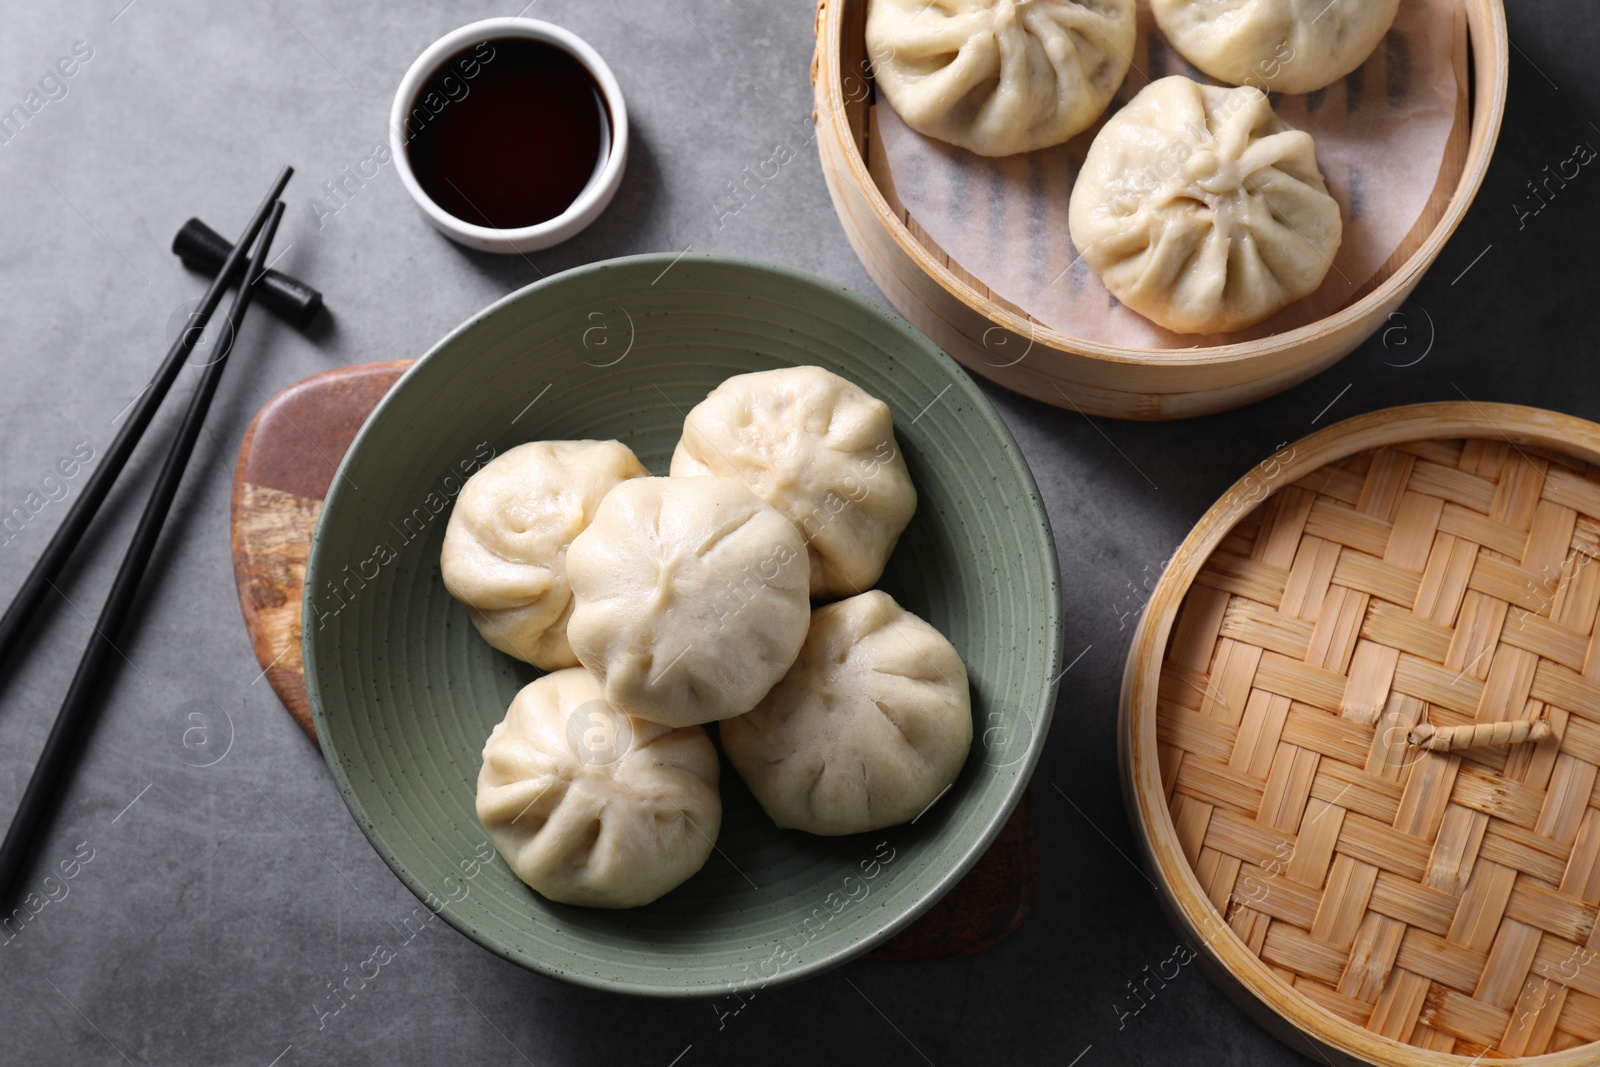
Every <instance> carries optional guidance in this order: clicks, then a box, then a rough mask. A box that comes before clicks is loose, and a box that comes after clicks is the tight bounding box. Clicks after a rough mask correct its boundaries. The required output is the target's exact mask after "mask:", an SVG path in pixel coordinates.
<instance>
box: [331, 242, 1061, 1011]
mask: <svg viewBox="0 0 1600 1067" xmlns="http://www.w3.org/2000/svg"><path fill="white" fill-rule="evenodd" d="M680 261H689V262H700V263H705V264H712V265H715V266H717V267H725V268H733V269H735V270H742V271H758V272H762V273H766V274H769V275H776V276H778V277H779V278H782V279H785V280H788V281H790V282H793V283H798V284H800V285H803V286H806V287H809V288H813V289H819V290H823V291H826V292H827V293H829V294H830V295H832V296H835V297H839V298H842V299H843V300H845V301H846V302H847V303H851V304H854V305H856V306H857V307H858V308H860V309H861V310H862V311H864V312H865V313H867V314H869V315H872V316H874V317H876V318H879V319H881V320H883V321H884V322H885V323H886V324H887V325H889V326H890V327H892V328H893V329H895V330H896V331H898V332H899V333H901V334H903V335H904V336H905V337H906V339H907V340H908V341H909V342H911V343H912V345H913V346H914V347H916V348H917V349H919V350H921V351H923V352H925V354H927V355H928V356H929V357H930V358H931V359H933V361H934V362H935V363H936V364H937V365H939V366H941V367H943V368H944V369H945V371H947V372H948V375H949V377H950V380H951V381H950V384H951V387H952V388H954V389H956V390H957V391H958V392H961V393H963V394H964V398H965V399H966V400H967V401H968V403H969V404H970V406H971V408H972V410H973V412H974V413H975V414H977V415H978V416H979V417H980V418H982V419H983V420H984V422H985V423H986V424H987V425H988V427H989V429H990V430H991V432H993V433H994V434H995V435H996V437H997V438H998V440H999V443H1000V446H1001V451H1002V452H1004V454H1005V457H1006V461H1007V464H1008V466H1009V467H1010V468H1011V470H1012V473H1013V474H1014V475H1015V476H1016V477H1017V478H1018V479H1019V484H1020V486H1021V488H1022V489H1023V490H1024V492H1025V494H1026V496H1027V498H1028V501H1029V503H1030V505H1031V507H1030V509H1029V515H1030V517H1031V519H1032V520H1033V521H1032V522H1030V523H1029V524H1028V529H1029V530H1031V531H1033V533H1034V534H1036V535H1037V537H1038V544H1037V548H1038V550H1039V553H1040V555H1041V556H1042V558H1043V561H1044V564H1045V568H1046V573H1047V575H1048V585H1049V590H1048V592H1049V595H1048V596H1047V597H1046V598H1045V601H1046V611H1047V615H1048V620H1047V621H1048V626H1049V630H1050V645H1049V658H1048V661H1047V664H1046V667H1047V669H1048V671H1049V676H1050V680H1049V681H1047V682H1046V683H1045V685H1044V687H1043V690H1042V691H1041V693H1040V695H1039V701H1038V704H1037V707H1036V708H1034V709H1031V710H1032V712H1033V714H1032V716H1031V717H1030V718H1029V720H1028V721H1029V723H1030V726H1031V733H1030V737H1029V742H1028V747H1027V749H1026V750H1025V751H1024V753H1023V757H1022V759H1020V760H1018V761H1017V762H1016V763H1014V764H1008V765H1007V769H1010V768H1015V771H1014V773H1013V774H1012V777H1011V781H1010V785H1009V787H1008V789H1007V792H1006V794H1005V797H1004V799H1003V801H1002V802H1001V804H1000V805H998V806H997V808H996V809H995V812H994V813H993V814H992V815H991V816H990V818H989V820H988V821H987V822H986V823H985V824H984V825H983V827H982V830H981V831H980V832H979V833H978V834H977V835H976V836H975V837H974V838H973V839H972V840H971V841H970V842H969V843H968V844H967V845H966V847H965V848H964V849H963V850H962V851H961V853H960V855H959V856H958V857H957V859H956V860H955V862H954V863H953V864H951V865H950V866H949V868H948V869H947V870H945V871H944V872H943V873H942V874H941V875H940V876H939V877H938V878H937V879H936V880H935V881H934V882H933V884H932V885H930V886H929V887H927V888H925V889H923V890H922V891H921V893H920V895H919V896H918V898H917V899H916V900H915V902H914V903H912V904H911V905H910V906H909V907H907V908H905V909H904V910H903V911H902V912H901V913H900V914H899V915H897V916H895V917H894V918H892V919H890V920H888V921H886V922H883V923H881V924H880V925H879V926H878V927H877V928H876V929H875V930H874V931H872V932H871V933H869V934H867V935H866V936H864V937H861V938H859V939H857V940H855V941H851V942H849V943H848V944H845V945H843V946H841V947H839V948H836V949H834V950H832V951H830V952H828V953H826V954H824V955H821V956H818V957H817V958H816V959H814V960H808V961H806V962H804V963H800V964H796V965H794V966H793V967H789V968H784V969H782V970H780V971H779V972H778V974H777V975H775V976H773V977H772V978H771V979H769V980H767V982H766V984H765V985H763V986H761V988H762V989H768V988H774V987H777V986H780V985H784V984H787V983H790V982H796V981H800V980H802V979H805V978H809V977H813V976H815V975H817V974H820V973H822V972H824V971H827V970H830V969H832V968H834V967H837V966H841V965H843V964H845V963H848V962H850V961H851V960H853V959H856V958H857V957H859V956H860V955H861V954H862V953H864V952H867V951H869V950H870V949H872V948H873V947H875V946H877V945H879V944H882V943H883V942H884V941H887V940H888V939H889V938H891V937H893V936H894V935H895V934H897V933H899V932H900V931H901V930H903V929H905V928H906V927H907V926H909V925H911V923H913V922H915V921H916V920H917V919H919V918H921V917H922V916H923V915H924V914H926V913H927V911H928V910H929V909H930V908H932V907H933V906H934V905H935V904H936V903H938V901H939V900H941V899H942V898H943V897H944V895H945V894H946V893H948V892H949V891H950V890H951V889H952V888H954V887H955V885H956V883H957V882H959V881H960V880H961V879H962V878H963V877H964V876H965V875H966V874H967V872H968V871H970V870H971V869H972V867H973V865H975V864H976V863H977V862H978V860H979V858H981V857H982V855H983V854H984V852H985V851H987V850H988V848H989V846H990V845H991V844H993V843H994V840H995V838H996V837H998V836H999V834H1000V831H1001V829H1002V828H1003V827H1004V826H1005V824H1006V821H1007V820H1008V819H1009V818H1010V817H1011V814H1012V812H1013V811H1014V810H1015V809H1016V806H1017V804H1018V803H1019V802H1020V801H1021V800H1022V795H1023V793H1024V792H1025V791H1026V790H1027V788H1028V786H1029V783H1030V781H1031V779H1032V777H1033V771H1034V769H1035V767H1036V766H1037V764H1038V762H1039V757H1040V755H1041V754H1042V753H1043V750H1044V744H1045V740H1046V738H1047V737H1048V735H1049V732H1050V724H1051V720H1052V718H1053V717H1054V714H1055V707H1056V697H1057V694H1058V692H1059V689H1060V684H1061V661H1062V658H1063V648H1064V642H1065V638H1066V633H1065V625H1064V620H1065V609H1064V606H1063V604H1062V597H1061V592H1062V590H1061V564H1060V559H1059V557H1058V555H1057V552H1056V542H1055V532H1054V530H1053V529H1052V527H1051V525H1050V518H1049V515H1048V513H1047V512H1046V510H1045V506H1044V499H1043V497H1042V495H1041V494H1040V492H1039V486H1038V483H1037V481H1036V480H1035V479H1034V477H1033V472H1032V470H1031V469H1030V468H1029V466H1028V463H1027V460H1026V458H1025V457H1024V456H1023V452H1022V446H1021V445H1019V444H1018V443H1017V440H1016V438H1015V436H1013V435H1012V433H1011V430H1010V428H1009V427H1007V426H1006V424H1005V421H1004V420H1003V419H1001V417H1000V414H999V412H998V411H996V410H995V407H994V405H993V403H991V402H990V400H989V398H988V397H986V396H984V394H983V392H982V390H981V389H979V387H978V385H977V383H976V382H975V381H974V380H973V378H972V376H971V375H969V374H968V373H967V371H966V370H965V369H963V368H962V367H961V366H960V365H959V364H958V363H956V361H955V360H953V359H951V358H950V356H949V355H948V354H947V353H946V352H945V351H944V350H943V349H941V348H940V347H939V346H938V345H936V344H934V343H933V341H931V340H930V339H928V338H927V337H926V336H925V335H923V334H922V332H921V331H919V330H917V329H916V327H914V326H912V325H911V324H910V323H908V322H906V321H905V319H903V318H902V317H901V316H900V315H898V314H896V313H895V312H893V311H890V310H889V309H888V308H885V307H884V306H883V305H881V304H879V303H877V302H876V301H874V300H870V299H868V298H867V297H865V296H863V295H862V294H860V293H858V292H856V291H855V290H853V289H851V288H849V287H848V286H845V285H841V284H840V283H838V282H835V281H832V280H830V279H827V278H823V277H821V276H819V275H816V274H812V273H810V272H808V271H803V270H799V269H796V268H794V267H788V266H784V265H782V264H777V263H771V262H768V261H766V260H759V259H753V258H749V257H745V256H731V255H721V254H715V253H689V254H685V253H678V254H673V253H668V252H652V253H645V254H642V255H632V256H621V257H617V258H614V259H606V260H597V261H595V262H592V263H588V264H585V265H583V266H579V267H573V268H571V269H570V270H566V271H562V272H560V273H558V274H552V275H550V276H549V277H547V278H542V279H540V280H538V281H535V282H532V283H530V284H529V285H526V286H523V287H522V288H521V289H517V290H515V291H513V292H511V293H508V294H506V295H505V296H503V297H501V298H499V299H498V300H496V301H494V302H493V303H492V304H490V305H488V306H487V307H485V308H483V309H481V310H479V311H478V312H476V313H474V314H473V315H471V316H469V317H468V318H467V319H466V320H465V321H464V322H462V323H461V324H460V325H459V326H456V327H455V328H454V329H452V330H451V331H450V332H448V333H447V334H445V335H444V337H442V338H440V339H439V340H438V341H437V342H435V343H434V344H433V345H432V346H431V347H430V348H429V349H428V351H427V352H426V353H425V354H423V355H422V356H421V357H420V358H418V359H417V360H416V362H415V363H414V364H412V366H411V367H410V368H409V369H408V370H407V371H406V372H405V373H404V374H402V375H401V376H400V378H399V379H398V380H397V381H396V382H395V383H394V385H393V386H391V387H390V388H389V391H388V392H387V393H385V394H384V396H383V399H382V400H380V401H379V402H378V405H377V407H375V408H374V409H373V411H372V414H370V415H369V416H367V419H366V421H365V422H363V423H362V425H361V428H360V430H358V431H357V433H356V435H355V438H354V439H353V440H352V441H351V442H350V447H349V449H348V450H347V451H346V452H345V454H344V458H343V459H341V460H340V462H339V466H338V470H337V471H336V472H335V473H334V476H333V481H332V483H331V485H330V488H329V491H328V495H327V497H326V498H325V499H324V500H323V503H322V508H321V511H320V513H319V514H318V516H317V526H316V531H315V532H314V533H313V534H312V538H311V547H310V550H309V553H308V555H307V558H306V571H305V583H304V590H305V593H304V595H303V596H302V599H301V646H300V648H301V657H302V660H303V663H304V668H305V678H306V696H307V700H308V703H309V704H310V707H311V718H312V722H313V723H314V724H315V726H316V733H317V745H318V747H319V748H320V749H321V751H322V756H323V760H324V761H325V762H326V763H327V765H328V770H329V772H330V773H331V774H332V776H333V780H334V784H335V785H336V786H337V787H338V790H339V795H340V796H341V797H342V798H343V800H344V803H345V806H346V807H347V808H348V809H349V811H350V814H351V816H352V817H354V819H355V821H356V825H357V826H359V827H360V828H361V832H362V834H363V835H364V836H365V837H366V839H367V841H368V843H369V844H371V845H372V847H373V849H374V850H375V851H376V852H377V853H378V856H379V857H380V858H381V859H382V860H383V862H384V864H385V865H386V866H387V867H388V868H389V869H390V871H392V872H393V873H394V874H395V876H396V877H397V878H399V879H400V881H401V883H402V884H403V885H405V887H406V888H407V889H409V890H410V891H411V892H412V894H413V895H415V896H416V897H417V898H418V899H419V900H422V901H423V902H424V904H425V905H426V904H427V902H428V898H429V895H430V894H431V890H430V889H429V888H427V887H426V886H424V885H422V884H421V882H420V881H419V880H418V879H417V878H416V877H415V876H414V875H412V874H411V872H410V871H409V870H408V869H406V867H405V866H404V865H403V864H401V863H400V861H399V860H398V859H397V858H396V857H395V855H394V854H393V852H392V851H391V850H390V849H389V848H388V846H387V845H386V844H385V843H384V841H383V839H382V837H381V836H380V833H379V831H378V829H377V827H376V826H375V825H374V824H373V821H372V819H371V817H370V816H369V815H368V813H367V811H366V809H365V808H364V807H363V805H362V804H361V803H360V802H359V801H358V799H357V798H356V795H355V791H354V789H353V788H352V786H351V784H350V778H349V775H348V774H347V773H346V772H345V769H344V767H343V765H342V764H341V763H340V761H339V759H338V753H337V752H336V751H335V750H334V748H333V745H332V743H331V742H330V741H329V738H330V736H331V731H330V730H329V729H328V710H327V708H326V707H325V706H324V704H323V699H322V691H321V686H320V685H318V684H317V678H318V656H317V651H316V641H315V636H314V635H315V634H316V633H317V630H316V628H315V627H314V626H313V625H312V624H313V623H314V622H315V615H314V612H315V606H314V605H313V603H312V599H311V596H310V591H311V590H314V589H315V588H316V587H317V582H318V581H319V579H320V574H321V569H322V560H321V556H322V544H323V531H324V527H325V525H326V524H327V522H328V516H329V515H330V514H333V513H336V512H337V511H339V510H340V509H341V508H342V507H343V506H344V505H343V504H342V503H341V500H342V497H343V496H344V495H345V493H346V492H347V491H348V490H346V489H345V484H346V483H347V481H348V477H347V468H348V467H349V466H350V465H351V461H352V459H353V457H355V456H356V455H357V454H358V453H359V452H360V451H361V450H362V448H363V446H364V445H365V443H366V441H367V439H368V437H369V436H371V435H372V433H373V428H374V427H375V426H376V425H377V424H378V423H379V421H380V420H381V419H383V417H384V416H385V413H386V412H387V410H388V409H389V407H390V406H391V405H392V404H393V403H394V402H395V400H396V398H397V397H398V396H399V395H400V393H401V391H402V390H403V389H405V388H406V386H407V383H408V382H409V381H410V380H411V379H412V378H413V377H414V376H415V375H416V374H417V373H418V371H420V370H421V369H422V368H423V367H424V365H425V364H427V363H429V362H430V361H432V360H434V359H436V358H439V354H440V353H441V352H443V351H444V350H446V349H447V348H448V347H450V346H452V345H453V344H454V343H456V342H457V341H458V339H460V338H462V337H464V336H466V335H467V334H468V333H469V332H471V331H472V330H474V329H476V328H477V327H478V325H479V324H480V323H483V322H486V321H487V320H489V319H490V318H493V317H494V316H496V315H498V314H501V313H503V312H505V311H506V310H508V309H509V308H510V307H511V306H512V305H513V304H515V303H516V302H518V301H521V300H525V299H528V298H529V295H530V294H531V293H534V292H536V291H540V290H543V289H546V288H554V287H558V286H559V285H560V284H562V283H563V282H565V281H570V280H572V279H574V278H578V277H585V276H588V275H592V274H598V273H602V272H605V271H607V270H615V269H617V268H619V267H634V268H643V269H644V270H646V271H649V270H652V269H654V268H661V273H663V274H664V273H665V272H666V269H667V268H669V267H671V266H672V265H673V264H675V263H679V262H680ZM657 280H658V281H659V280H660V278H659V277H658V278H657ZM651 284H654V283H651ZM1026 710H1029V709H1019V714H1020V713H1022V712H1023V711H1026ZM974 754H976V746H975V750H974ZM971 758H972V756H971V755H969V759H971ZM978 758H979V759H980V760H981V756H979V757H978ZM430 910H432V909H431V905H430ZM435 914H437V915H439V916H441V917H442V918H443V919H444V920H445V921H446V922H447V923H449V924H450V925H451V926H452V927H454V928H455V929H456V930H457V931H458V932H460V933H462V934H464V935H466V936H467V937H468V938H469V939H471V940H472V941H474V942H476V943H477V944H478V945H480V946H482V947H483V948H486V949H488V950H489V951H491V952H493V953H494V954H495V955H497V956H500V957H501V958H502V959H506V960H510V961H511V962H513V963H516V964H518V965H520V966H522V967H524V968H526V969H528V970H531V971H535V972H538V973H540V974H543V975H546V976H548V977H551V978H559V979H561V980H563V981H566V982H570V983H573V984H575V985H580V986H585V987H588V988H591V989H599V990H604V991H607V992H614V993H628V994H633V995H638V996H648V997H656V998H674V999H688V998H702V997H716V996H722V995H727V994H728V993H731V992H733V991H734V990H736V989H738V988H739V987H740V986H741V985H744V986H745V987H746V988H748V982H741V981H735V980H723V981H719V982H715V983H708V984H705V985H696V986H681V985H680V986H665V985H650V984H645V983H640V982H634V981H620V980H613V979H609V978H602V977H600V976H597V975H592V974H586V973H583V972H575V971H568V970H566V969H563V968H561V967H558V966H554V965H551V964H549V963H547V962H546V961H544V960H542V959H539V958H537V957H534V956H529V955H525V954H523V953H520V952H516V951H513V950H512V949H511V948H510V947H509V946H505V945H502V944H499V943H496V942H494V941H493V939H491V938H488V937H486V936H484V935H480V934H479V932H478V931H477V930H476V929H475V928H474V927H472V926H471V924H470V923H468V922H467V921H466V920H464V919H462V918H461V917H459V916H457V915H455V914H454V913H453V912H452V911H451V908H450V906H449V905H448V904H445V905H443V906H441V907H440V908H439V909H438V910H437V911H436V912H435Z"/></svg>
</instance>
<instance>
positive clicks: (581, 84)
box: [405, 37, 611, 229]
mask: <svg viewBox="0 0 1600 1067" xmlns="http://www.w3.org/2000/svg"><path fill="white" fill-rule="evenodd" d="M405 127H406V128H405V135H406V138H407V141H406V154H407V156H408V157H409V159H410V162H411V169H412V172H413V173H414V174H415V175H416V178H417V182H418V183H419V184H420V185H421V186H422V188H423V190H424V191H425V192H426V193H427V194H428V195H429V196H430V197H432V198H433V201H434V203H436V204H438V205H439V206H440V207H441V208H443V209H444V210H445V211H448V212H449V213H450V214H452V215H454V216H455V217H456V218H458V219H461V220H462V221H464V222H470V223H474V224H476V225H479V226H489V227H493V228H496V229H511V228H515V227H520V226H533V225H536V224H537V223H541V222H546V221H548V220H550V219H553V218H555V217H556V216H557V215H560V214H561V213H562V212H563V211H565V210H566V209H567V208H568V207H570V206H571V204H572V202H573V201H574V200H576V199H577V198H578V196H579V194H581V193H582V192H583V190H584V187H585V186H586V185H588V184H589V179H590V178H591V177H593V176H594V175H595V174H596V173H597V172H598V171H599V170H600V168H601V167H602V166H604V165H605V161H606V156H607V155H608V153H609V151H610V147H611V114H610V111H609V109H608V108H607V107H606V102H605V96H604V94H602V93H601V91H600V86H599V85H597V84H596V83H595V80H594V75H592V74H590V73H589V70H588V68H587V67H585V66H584V65H583V64H582V63H580V62H578V60H577V59H576V58H574V57H573V56H572V55H571V54H570V53H569V52H567V51H565V50H564V49H561V48H558V47H556V46H555V45H551V44H546V43H544V42H542V41H531V40H528V39H526V38H520V37H497V38H494V39H492V40H488V41H483V42H481V43H479V44H478V45H476V46H475V47H473V48H469V49H464V50H462V51H461V52H458V53H456V54H455V55H454V56H451V57H450V58H449V59H448V60H446V61H445V62H444V63H442V64H440V66H439V68H438V69H437V70H435V71H434V72H433V74H431V75H430V76H429V77H428V80H427V81H426V82H425V83H423V86H422V88H421V89H420V90H419V91H418V92H417V97H416V100H415V101H414V103H413V105H412V109H411V113H410V115H409V116H408V118H407V120H406V123H405Z"/></svg>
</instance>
